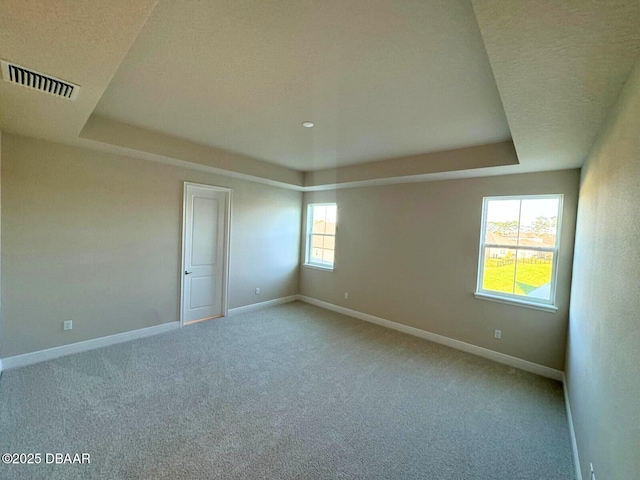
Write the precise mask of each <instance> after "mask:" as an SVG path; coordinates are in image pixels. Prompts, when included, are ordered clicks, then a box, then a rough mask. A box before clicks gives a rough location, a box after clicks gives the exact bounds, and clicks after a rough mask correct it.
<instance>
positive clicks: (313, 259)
mask: <svg viewBox="0 0 640 480" xmlns="http://www.w3.org/2000/svg"><path fill="white" fill-rule="evenodd" d="M309 262H310V263H322V249H321V248H316V247H312V248H311V251H310V252H309Z"/></svg>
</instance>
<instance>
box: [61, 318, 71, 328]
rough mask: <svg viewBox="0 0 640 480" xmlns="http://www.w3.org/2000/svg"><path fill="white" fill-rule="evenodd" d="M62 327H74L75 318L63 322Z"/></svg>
mask: <svg viewBox="0 0 640 480" xmlns="http://www.w3.org/2000/svg"><path fill="white" fill-rule="evenodd" d="M62 328H63V329H64V330H71V329H72V328H73V320H65V321H64V322H62Z"/></svg>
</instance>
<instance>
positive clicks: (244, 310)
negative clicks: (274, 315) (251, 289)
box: [227, 295, 300, 317]
mask: <svg viewBox="0 0 640 480" xmlns="http://www.w3.org/2000/svg"><path fill="white" fill-rule="evenodd" d="M296 300H300V295H289V296H288V297H280V298H274V299H273V300H267V301H266V302H260V303H252V304H251V305H245V306H243V307H236V308H230V309H229V311H228V312H227V316H229V317H233V316H235V315H239V314H241V313H247V312H253V311H255V310H262V309H263V308H267V307H273V306H274V305H282V304H283V303H289V302H295V301H296Z"/></svg>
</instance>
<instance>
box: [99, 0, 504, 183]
mask: <svg viewBox="0 0 640 480" xmlns="http://www.w3.org/2000/svg"><path fill="white" fill-rule="evenodd" d="M96 114H98V115H101V116H104V117H108V118H110V119H115V120H119V121H123V122H126V123H130V124H133V125H137V126H142V127H145V128H148V129H150V130H155V131H158V132H162V133H166V134H170V135H173V136H176V137H180V138H185V139H189V140H192V141H194V142H197V143H202V144H206V145H209V146H213V147H217V148H221V149H225V150H230V151H232V152H237V153H241V154H244V155H248V156H251V157H255V158H259V159H263V160H267V161H269V162H273V163H276V164H280V165H283V166H287V167H289V168H292V169H296V170H302V171H308V170H317V169H322V168H331V167H335V166H344V165H349V164H354V163H362V162H368V161H373V160H380V159H387V158H393V157H401V156H407V155H415V154H418V153H423V152H433V151H442V150H450V149H454V148H460V147H466V146H471V145H480V144H487V143H494V142H499V141H503V140H506V139H509V138H510V133H509V128H508V125H507V121H506V118H505V115H504V111H503V108H502V104H501V102H500V97H499V94H498V91H497V88H496V86H495V82H494V79H493V75H492V72H491V68H490V66H489V61H488V59H487V56H486V52H485V50H484V46H483V44H482V38H481V36H480V31H479V30H478V27H477V24H476V20H475V16H474V12H473V8H472V6H471V4H470V3H469V2H468V1H467V0H428V1H425V0H394V1H389V0H350V1H348V2H345V1H344V0H323V1H317V0H271V1H268V0H235V1H231V2H230V1H228V0H212V1H209V2H184V1H178V0H174V1H170V0H163V1H161V2H159V4H158V5H157V7H156V9H155V10H154V12H153V14H152V15H151V16H150V18H149V20H148V22H147V24H146V26H145V27H144V29H143V30H142V32H141V33H140V35H139V37H138V39H137V40H136V42H135V44H134V45H133V47H132V48H131V50H130V51H129V53H128V55H127V57H126V59H125V60H124V62H123V63H122V65H121V67H120V69H119V70H118V72H117V74H116V75H115V77H114V79H113V81H112V82H111V84H110V85H109V88H108V89H107V90H106V92H105V94H104V96H103V97H102V100H101V101H100V103H99V105H98V107H97V109H96ZM304 120H311V121H313V122H315V123H316V127H315V128H313V129H305V128H303V127H302V126H301V122H302V121H304Z"/></svg>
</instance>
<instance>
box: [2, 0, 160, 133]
mask: <svg viewBox="0 0 640 480" xmlns="http://www.w3.org/2000/svg"><path fill="white" fill-rule="evenodd" d="M156 2H157V0H109V1H108V2H100V1H91V0H89V1H87V0H82V1H78V0H55V1H38V0H5V1H0V58H2V59H4V60H9V61H12V62H15V63H18V64H20V65H24V66H26V67H30V68H32V69H35V70H38V71H40V72H43V73H46V74H49V75H53V76H54V77H58V78H62V79H64V80H68V81H70V82H73V83H76V84H79V85H80V86H81V90H80V94H79V96H78V98H77V100H75V101H68V100H65V99H61V98H58V97H54V96H53V95H48V94H45V93H40V92H36V91H34V90H30V89H28V88H25V87H21V86H18V85H14V84H11V83H7V82H1V81H0V130H2V131H7V132H15V133H20V134H23V135H29V136H33V137H38V138H46V139H49V140H55V141H64V142H72V141H74V140H75V139H77V136H78V134H79V133H80V130H82V127H83V126H84V124H85V122H86V121H87V119H88V118H89V116H90V115H91V112H92V111H93V109H94V108H95V106H96V104H97V103H98V101H99V100H100V97H101V96H102V93H103V92H104V90H105V88H107V85H108V84H109V81H110V80H111V78H112V77H113V74H114V73H115V72H116V70H117V69H118V66H119V65H120V62H121V61H122V59H123V58H124V56H125V55H126V53H127V51H128V49H129V47H130V46H131V44H132V43H133V41H134V40H135V38H136V35H137V34H138V32H139V30H140V29H141V28H142V26H143V25H144V23H145V21H146V20H147V18H148V16H149V14H150V13H151V11H152V10H153V7H154V5H155V4H156Z"/></svg>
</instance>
